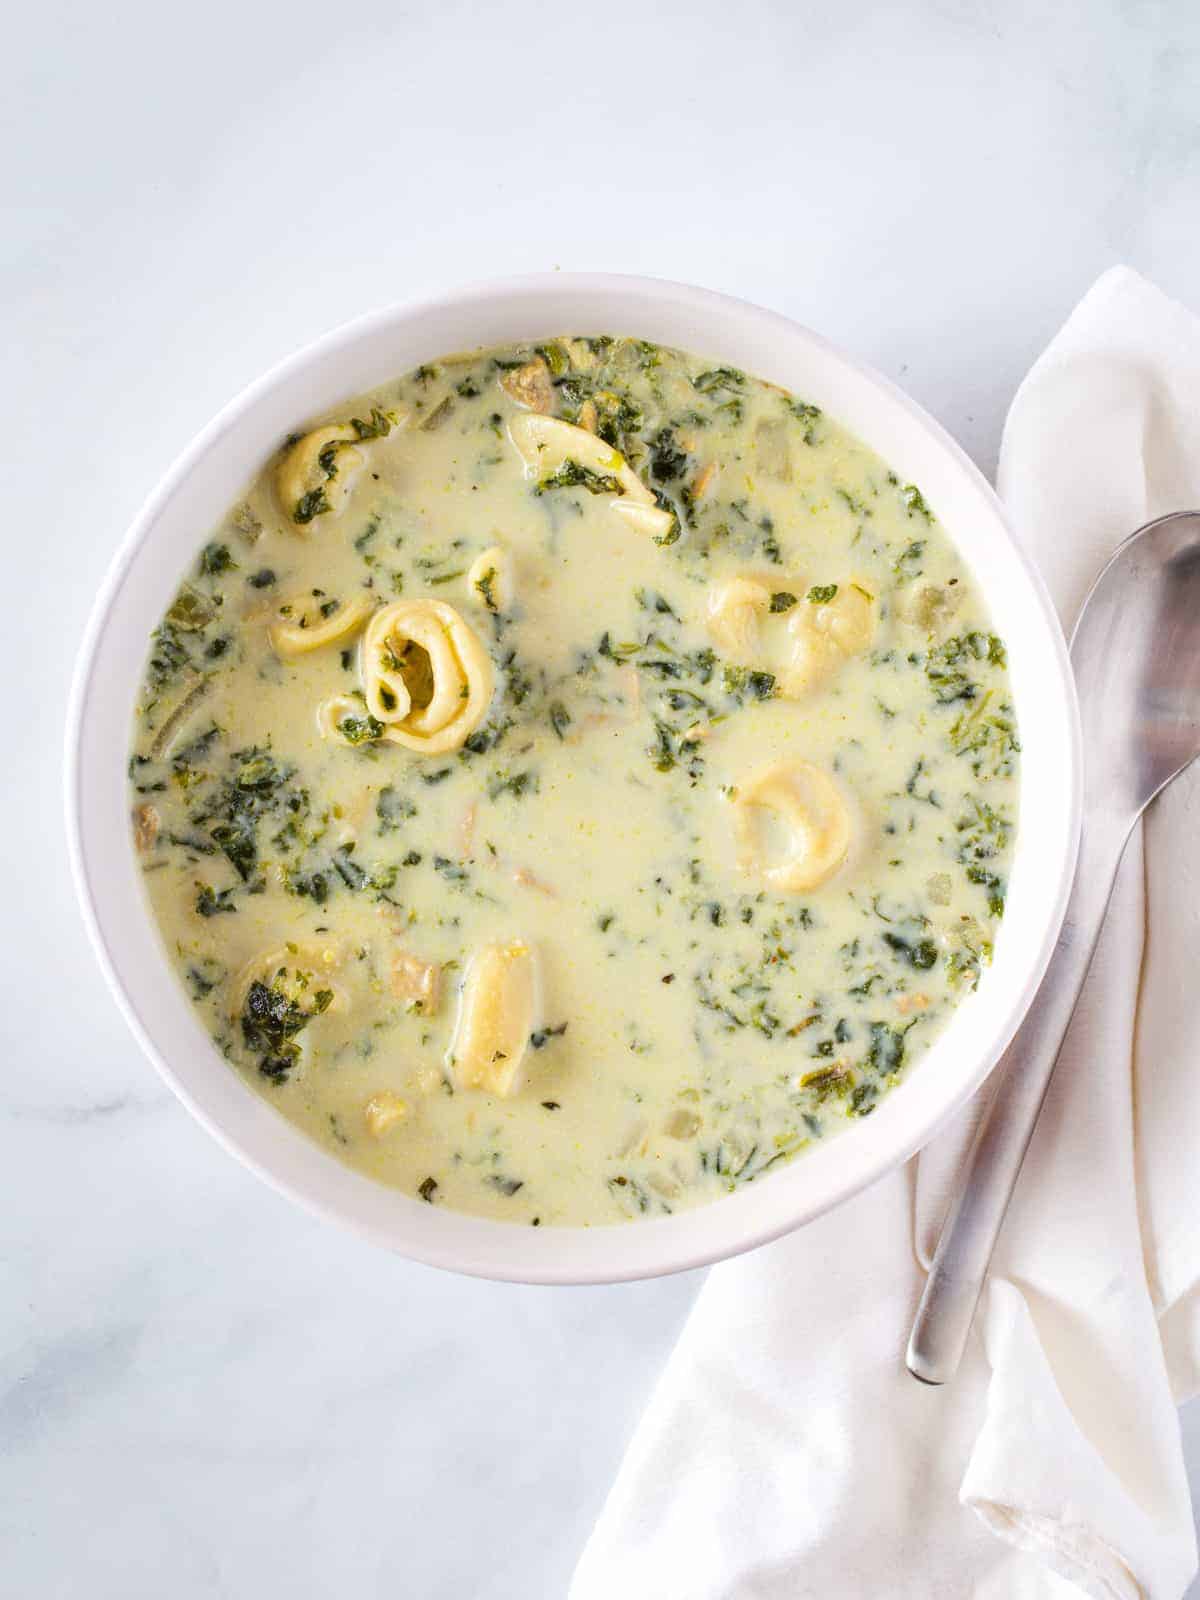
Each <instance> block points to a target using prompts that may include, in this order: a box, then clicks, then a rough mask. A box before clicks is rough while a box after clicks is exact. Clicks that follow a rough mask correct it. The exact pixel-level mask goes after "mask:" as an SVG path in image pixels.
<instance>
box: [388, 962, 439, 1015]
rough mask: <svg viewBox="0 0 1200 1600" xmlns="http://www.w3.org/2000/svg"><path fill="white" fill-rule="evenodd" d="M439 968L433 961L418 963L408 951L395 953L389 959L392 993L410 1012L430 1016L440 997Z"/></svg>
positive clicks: (435, 1008)
mask: <svg viewBox="0 0 1200 1600" xmlns="http://www.w3.org/2000/svg"><path fill="white" fill-rule="evenodd" d="M441 987H442V969H441V967H440V966H438V965H437V963H436V962H433V961H422V959H421V957H420V956H415V955H413V954H412V952H411V951H410V950H397V951H396V953H395V955H393V957H392V993H393V994H394V995H395V996H396V998H397V1000H403V1001H405V1002H406V1004H407V1005H409V1006H411V1007H412V1009H413V1010H414V1011H419V1012H420V1013H421V1015H422V1016H424V1017H431V1016H432V1015H433V1013H434V1012H435V1011H436V1010H437V1008H438V1000H439V998H440V996H441Z"/></svg>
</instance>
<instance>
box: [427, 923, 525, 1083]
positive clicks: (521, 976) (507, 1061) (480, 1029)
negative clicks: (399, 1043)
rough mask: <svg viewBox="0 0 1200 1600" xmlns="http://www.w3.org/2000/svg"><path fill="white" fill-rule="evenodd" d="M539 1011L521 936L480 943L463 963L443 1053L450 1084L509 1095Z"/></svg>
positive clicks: (523, 1058)
mask: <svg viewBox="0 0 1200 1600" xmlns="http://www.w3.org/2000/svg"><path fill="white" fill-rule="evenodd" d="M540 1011H541V981H540V973H539V967H538V960H537V956H536V954H535V953H534V951H533V950H532V949H531V947H530V946H529V945H528V944H527V943H526V942H525V941H524V939H510V940H508V941H507V942H506V943H492V944H485V945H481V946H480V947H479V949H478V950H476V951H475V953H474V954H473V955H472V957H471V959H470V961H469V962H468V963H467V969H466V972H465V974H464V976H463V985H462V992H461V995H460V997H459V1003H458V1020H457V1023H456V1026H455V1029H454V1037H453V1039H452V1040H451V1042H450V1048H449V1050H448V1051H447V1053H446V1071H447V1073H448V1074H449V1076H450V1078H451V1081H452V1082H453V1084H454V1086H455V1088H456V1089H482V1090H484V1091H485V1092H486V1093H488V1094H495V1095H500V1096H501V1097H507V1096H509V1095H512V1094H515V1093H516V1092H517V1091H518V1090H519V1089H520V1087H521V1082H522V1077H523V1073H522V1068H523V1066H524V1062H525V1057H526V1054H527V1052H528V1050H529V1038H530V1035H531V1034H532V1033H533V1031H534V1028H535V1027H536V1025H537V1023H538V1020H539V1014H540Z"/></svg>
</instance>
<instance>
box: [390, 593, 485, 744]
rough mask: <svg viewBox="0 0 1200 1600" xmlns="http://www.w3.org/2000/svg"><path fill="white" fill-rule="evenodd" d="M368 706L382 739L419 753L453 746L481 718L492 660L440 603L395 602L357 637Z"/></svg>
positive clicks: (469, 630)
mask: <svg viewBox="0 0 1200 1600" xmlns="http://www.w3.org/2000/svg"><path fill="white" fill-rule="evenodd" d="M362 671H363V689H364V691H365V695H366V705H367V710H368V712H369V713H370V715H371V716H372V717H374V718H375V720H376V721H377V722H379V723H380V724H381V725H382V729H383V732H382V735H381V736H382V737H383V738H384V739H388V740H390V741H392V743H394V744H401V745H404V746H406V747H407V748H408V749H409V750H415V751H417V752H418V753H419V754H422V755H445V754H446V752H447V751H450V750H457V749H458V748H459V746H460V745H461V744H462V743H463V741H464V740H465V739H466V738H467V737H468V736H469V735H470V734H472V733H474V731H475V729H476V728H478V726H479V724H480V723H481V722H482V721H483V719H484V717H485V716H486V715H487V710H488V706H489V705H490V704H491V699H492V691H493V687H494V681H495V680H494V673H493V669H492V662H491V657H490V656H489V655H488V653H487V651H486V649H485V648H484V646H483V644H482V642H481V640H480V638H479V635H478V634H477V633H476V632H475V630H474V629H473V628H472V627H471V625H470V624H469V623H468V622H467V621H466V620H465V618H464V617H463V616H462V615H461V614H460V613H459V612H458V611H456V610H455V609H454V607H453V606H452V605H449V604H447V603H446V601H444V600H397V601H395V602H394V603H393V604H392V605H389V606H384V607H383V608H382V609H381V610H379V611H377V612H376V613H375V615H374V616H373V617H372V618H371V621H370V623H369V624H368V626H367V629H366V632H365V633H364V634H363V641H362Z"/></svg>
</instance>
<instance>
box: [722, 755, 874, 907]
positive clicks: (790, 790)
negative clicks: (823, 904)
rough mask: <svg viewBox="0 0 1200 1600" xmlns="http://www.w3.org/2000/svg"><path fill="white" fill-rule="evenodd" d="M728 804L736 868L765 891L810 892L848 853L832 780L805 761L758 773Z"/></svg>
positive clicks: (846, 822)
mask: <svg viewBox="0 0 1200 1600" xmlns="http://www.w3.org/2000/svg"><path fill="white" fill-rule="evenodd" d="M733 804H734V826H735V831H736V837H737V847H738V865H739V866H740V867H741V869H742V871H743V872H745V873H748V874H750V875H752V876H754V877H756V878H758V879H760V880H761V881H762V883H763V884H764V885H766V887H767V888H769V889H774V890H776V891H778V892H780V893H783V894H803V893H805V892H807V891H808V890H810V889H815V888H817V887H818V886H819V885H820V884H822V883H824V882H825V881H826V880H827V879H828V878H831V877H832V876H833V874H834V873H835V872H836V871H837V870H838V868H839V867H840V866H841V865H842V863H843V862H844V861H845V859H846V857H847V855H848V853H849V850H850V845H851V841H852V838H853V831H854V829H853V820H852V817H851V812H850V807H849V805H848V804H847V802H846V800H845V798H844V796H843V795H842V793H841V791H840V790H839V789H838V786H837V784H836V783H835V782H834V781H833V779H832V778H830V777H829V775H828V774H827V773H825V772H822V771H821V769H820V768H819V767H815V766H813V764H812V763H811V762H809V761H795V760H792V761H774V762H772V763H771V764H770V765H769V766H766V767H762V768H760V769H759V770H758V771H757V772H755V773H752V774H751V775H750V777H749V778H747V779H745V780H744V781H742V782H740V783H739V784H738V785H737V787H736V791H735V794H734V800H733ZM780 842H781V843H782V847H783V848H782V850H781V851H780V850H779V849H778V847H777V846H778V844H779V843H780Z"/></svg>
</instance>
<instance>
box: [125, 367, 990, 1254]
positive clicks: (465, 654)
mask: <svg viewBox="0 0 1200 1600" xmlns="http://www.w3.org/2000/svg"><path fill="white" fill-rule="evenodd" d="M1017 750H1018V743H1017V734H1016V726H1015V722H1014V717H1013V710H1012V706H1011V703H1010V695H1009V685H1008V679H1007V674H1006V667H1005V652H1004V646H1003V644H1002V643H1001V641H1000V640H999V639H998V638H997V637H996V636H995V635H994V634H993V633H992V632H991V631H990V630H989V626H988V620H987V613H986V608H985V606H984V603H983V599H982V597H981V596H980V595H979V594H978V593H977V592H976V590H975V588H974V586H973V584H972V581H971V578H970V576H969V574H968V572H967V570H966V569H965V567H964V566H963V564H962V562H961V561H960V560H959V558H958V556H957V554H956V552H955V550H954V547H953V546H952V544H951V543H950V541H949V539H948V538H947V536H946V534H945V533H944V532H943V530H942V529H941V527H940V526H939V524H938V520H937V515H936V507H934V506H931V505H930V504H928V503H927V501H926V499H925V497H924V495H923V494H922V493H921V490H920V488H919V487H918V486H917V485H915V484H912V483H907V482H904V481H902V480H901V479H899V478H897V477H896V475H895V474H894V473H892V472H891V471H889V469H888V467H887V465H886V463H884V462H883V461H881V460H880V459H879V458H878V457H877V456H875V455H874V454H873V453H872V452H871V451H870V450H868V449H866V448H865V447H864V446H863V445H862V444H860V443H859V442H858V441H857V440H856V439H855V438H853V437H852V436H851V435H850V434H848V433H847V432H846V431H845V430H844V429H843V428H841V427H839V426H838V424H837V422H836V421H835V420H834V419H833V418H831V417H829V416H826V415H823V414H822V413H821V411H819V410H818V409H817V408H816V407H815V406H813V405H810V404H808V403H806V402H805V401H804V400H802V399H798V398H796V397H795V396H793V395H790V394H786V393H784V392H783V391H781V390H779V389H777V388H774V387H772V386H771V385H769V384H766V383H763V382H760V381H758V380H756V379H755V378H753V377H750V376H748V375H747V374H745V373H742V372H740V371H736V370H734V369H732V368H730V367H723V366H718V365H714V364H713V363H712V362H711V361H704V360H700V359H698V358H696V357H693V356H691V355H687V354H684V353H681V352H679V351H675V350H668V349H663V348H660V347H657V346H654V345H650V344H646V343H644V342H642V341H638V340H632V339H619V338H617V339H614V338H607V337H599V338H558V339H554V340H551V341H548V342H546V343H544V344H541V345H538V346H528V347H524V346H523V347H520V348H516V349H502V350H491V351H487V352H482V353H477V354H471V355H467V356H456V357H452V358H450V359H447V360H444V361H439V362H437V363H436V364H434V365H430V366H424V367H421V368H419V369H418V370H417V371H416V372H412V373H410V374H408V375H407V376H406V377H404V378H402V379H400V380H398V381H396V382H392V383H389V384H386V385H385V386H384V387H382V388H381V389H379V390H377V391H376V392H375V393H373V394H369V395H366V396H363V397H361V398H360V399H358V400H356V401H354V402H352V403H350V404H347V405H343V406H339V407H337V408H336V409H335V410H334V411H333V412H331V413H330V414H329V415H328V416H327V417H325V418H323V419H319V420H316V421H312V422H308V423H306V424H305V425H304V427H303V430H301V431H298V432H297V433H296V434H295V435H293V436H292V437H291V438H289V439H288V440H286V441H283V442H282V444H281V448H280V450H279V452H278V454H277V455H276V456H275V457H274V458H273V459H272V460H271V461H270V462H269V463H268V464H267V465H266V466H265V468H264V470H263V472H262V474H261V476H260V477H259V478H258V479H257V480H256V481H255V482H254V483H253V484H252V485H251V486H250V488H249V489H248V491H247V493H246V494H245V496H244V498H243V499H242V500H241V501H240V502H239V503H238V504H237V505H236V506H235V507H233V508H232V509H231V510H230V512H229V515H228V516H227V518H226V519H225V520H224V521H223V522H222V524H221V525H220V526H219V527H218V528H216V529H215V530H213V531H212V534H211V537H210V539H209V542H208V543H207V544H205V545H204V547H203V549H202V550H201V551H200V553H199V554H198V556H197V557H196V558H195V559H194V560H193V562H192V564H191V566H190V568H189V570H188V572H187V573H186V575H185V576H184V579H183V581H182V585H181V588H180V590H179V593H178V595H177V597H176V599H175V600H174V602H173V604H172V605H171V607H170V609H169V610H168V612H167V613H166V615H165V616H164V618H163V620H162V623H161V625H160V626H159V628H158V629H157V630H156V632H155V634H154V636H153V640H152V648H151V652H150V657H149V662H148V666H147V672H146V682H145V689H144V693H143V695H142V697H141V700H140V703H139V705H138V708H137V713H136V719H135V730H134V742H133V756H132V760H131V765H130V781H131V785H132V791H133V792H132V807H133V828H134V837H135V843H136V848H137V850H138V853H139V860H140V863H141V866H142V868H143V871H144V874H145V883H146V888H147V892H148V894H149V898H150V904H151V906H152V909H153V914H154V916H155V918H156V920H157V923H158V925H159V927H160V929H161V931H162V936H163V938H164V940H165V943H166V946H167V949H168V951H169V953H170V958H171V961H172V963H173V964H174V965H175V966H176V967H177V969H178V971H179V974H180V978H181V980H182V982H183V983H184V984H185V985H186V987H187V990H188V992H189V994H190V995H191V997H192V1000H193V1001H194V1003H195V1006H196V1009H197V1012H198V1014H199V1015H200V1017H201V1018H202V1019H203V1021H204V1023H205V1025H206V1027H207V1028H208V1029H209V1031H210V1032H211V1034H212V1036H213V1038H214V1040H215V1041H216V1044H217V1046H218V1048H219V1049H220V1051H221V1052H222V1054H223V1055H224V1056H225V1057H226V1059H227V1061H228V1063H229V1067H230V1069H231V1070H233V1071H236V1072H238V1073H240V1074H241V1075H242V1077H243V1078H244V1079H245V1081H246V1082H247V1083H248V1084H250V1085H252V1086H253V1087H254V1088H255V1089H256V1090H257V1091H258V1092H259V1093H260V1094H261V1095H262V1096H263V1097H264V1098H265V1099H267V1100H269V1101H270V1103H271V1104H272V1105H273V1106H275V1107H276V1108H277V1109H278V1110H279V1111H280V1112H281V1113H282V1114H283V1115H284V1116H286V1117H288V1118H289V1119H290V1120H291V1121H292V1122H294V1123H295V1124H296V1125H297V1126H298V1127H300V1128H302V1129H303V1130H304V1131H305V1132H306V1133H308V1134H309V1135H311V1137H312V1138H313V1139H315V1140H317V1141H318V1142H319V1143H320V1144H321V1145H322V1146H323V1147H324V1148H325V1149H327V1150H328V1151H330V1152H331V1153H332V1154H333V1155H334V1156H336V1157H337V1158H338V1159H339V1160H341V1161H344V1162H346V1163H348V1164H349V1165H351V1166H353V1167H355V1168H357V1169H358V1170H360V1171H361V1172H364V1173H367V1174H369V1175H370V1176H371V1177H373V1178H376V1179H378V1180H380V1181H381V1182H383V1183H387V1184H391V1185H394V1186H396V1187H397V1188H399V1189H401V1190H404V1191H405V1192H407V1193H408V1194H411V1195H415V1196H419V1197H420V1198H421V1199H422V1200H425V1201H427V1202H429V1203H430V1204H432V1205H446V1206H451V1207H454V1208H456V1209H459V1210H462V1211H470V1212H477V1213H481V1214H483V1215H487V1216H491V1217H498V1218H503V1219H505V1220H507V1221H511V1222H521V1223H525V1224H532V1225H535V1226H537V1225H549V1224H554V1223H569V1224H594V1223H602V1222H616V1221H619V1220H621V1219H625V1218H636V1217H642V1216H659V1215H662V1214H664V1213H667V1212H672V1211H675V1210H678V1209H681V1208H684V1207H689V1206H694V1205H697V1204H699V1203H701V1202H704V1201H708V1200H713V1199H716V1198H717V1197H719V1196H721V1195H724V1194H727V1193H729V1192H730V1191H731V1190H733V1189H736V1188H738V1187H739V1186H740V1185H743V1184H747V1183H752V1182H757V1181H759V1180H760V1179H762V1178H764V1176H766V1175H768V1174H770V1173H772V1172H774V1171H777V1170H778V1169H779V1168H780V1167H781V1166H782V1165H783V1164H784V1163H786V1162H788V1161H790V1160H791V1159H793V1158H794V1157H796V1156H798V1155H800V1154H801V1153H802V1152H803V1151H805V1150H806V1149H808V1148H810V1147H811V1146H812V1145H814V1144H815V1143H816V1142H817V1141H819V1140H821V1139H824V1138H828V1137H831V1136H833V1135H834V1134H837V1133H839V1132H840V1131H842V1130H844V1129H845V1128H846V1127H848V1126H849V1125H850V1124H852V1123H854V1122H855V1121H856V1120H857V1119H859V1118H862V1117H867V1116H870V1115H871V1113H872V1112H873V1111H874V1109H875V1108H876V1106H877V1105H878V1104H879V1101H880V1098H881V1097H882V1096H883V1095H884V1094H886V1093H888V1092H889V1091H890V1089H891V1088H892V1087H893V1086H894V1085H896V1084H897V1083H898V1082H899V1081H900V1080H901V1079H902V1078H903V1076H904V1075H905V1074H906V1073H907V1072H908V1071H909V1070H910V1069H911V1068H912V1066H913V1064H914V1063H915V1062H916V1061H917V1060H918V1059H919V1057H920V1056H921V1054H922V1053H923V1052H924V1051H925V1050H926V1049H927V1048H928V1045H929V1043H930V1041H931V1040H932V1039H933V1038H934V1037H935V1036H936V1035H937V1033H938V1031H939V1030H940V1029H941V1028H942V1027H943V1026H944V1024H945V1022H946V1019H947V1017H948V1015H949V1014H950V1012H951V1011H952V1009H953V1008H954V1006H955V1005H956V1004H958V1003H959V1002H960V1001H961V1000H962V998H963V997H964V996H965V995H966V994H968V993H969V992H970V990H971V989H972V988H973V987H974V985H975V984H977V983H978V982H979V981H980V977H981V973H982V972H983V970H984V968H985V967H986V965H987V963H988V961H989V958H990V955H991V950H992V942H993V938H994V935H995V930H996V925H997V920H998V919H999V917H1000V916H1001V913H1002V911H1003V906H1004V893H1005V880H1006V871H1007V864H1008V860H1009V855H1010V848H1011V842H1012V837H1013V830H1014V825H1015V820H1016V802H1017V779H1016V762H1017Z"/></svg>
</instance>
